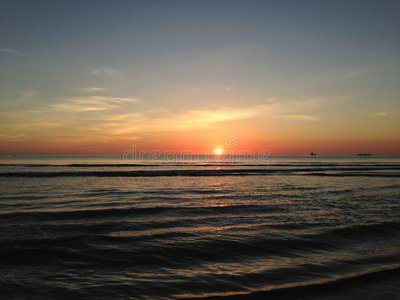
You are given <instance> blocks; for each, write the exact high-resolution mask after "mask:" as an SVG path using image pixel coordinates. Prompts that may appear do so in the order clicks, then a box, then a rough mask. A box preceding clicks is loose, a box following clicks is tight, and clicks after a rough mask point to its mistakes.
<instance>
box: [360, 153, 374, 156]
mask: <svg viewBox="0 0 400 300" xmlns="http://www.w3.org/2000/svg"><path fill="white" fill-rule="evenodd" d="M357 155H358V156H372V154H371V153H359V154H357Z"/></svg>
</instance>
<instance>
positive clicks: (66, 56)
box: [0, 0, 400, 155]
mask: <svg viewBox="0 0 400 300" xmlns="http://www.w3.org/2000/svg"><path fill="white" fill-rule="evenodd" d="M399 15H400V1H399V0H382V1H367V0H352V1H348V0H346V1H341V0H335V1H324V0H318V1H312V0H304V1H303V0H298V1H294V0H292V1H285V0H280V1H273V0H270V1H268V0H264V1H251V0H250V1H234V0H231V1H223V0H216V1H208V0H204V1H193V0H184V1H179V0H170V1H166V0H162V1H128V0H127V1H122V0H115V1H111V0H109V1H102V0H95V1H89V0H81V1H77V0H71V1H57V0H51V1H44V0H37V1H30V0H29V1H20V0H12V1H8V0H0V154H120V153H124V152H125V151H126V150H129V149H131V148H132V146H133V145H135V146H136V147H137V149H138V150H146V151H151V150H158V151H161V152H165V151H168V150H173V151H177V152H180V151H184V150H194V151H196V152H198V153H200V154H201V153H205V152H207V151H209V150H210V149H214V148H215V147H222V148H224V149H225V148H226V145H225V141H226V139H227V137H231V136H234V137H235V138H236V139H237V141H238V145H237V146H236V147H235V149H234V150H235V151H245V150H251V151H255V152H257V151H262V150H267V151H269V152H270V153H271V154H275V155H291V154H309V153H310V152H311V151H313V152H316V153H318V154H327V155H334V154H356V153H373V154H376V155H393V154H394V155H400V18H399Z"/></svg>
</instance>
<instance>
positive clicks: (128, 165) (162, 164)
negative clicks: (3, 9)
mask: <svg viewBox="0 0 400 300" xmlns="http://www.w3.org/2000/svg"><path fill="white" fill-rule="evenodd" d="M166 166H168V167H188V166H190V167H236V166H241V167H265V166H275V167H279V166H281V167H394V168H400V165H399V164H398V163H373V162H363V163H323V162H314V163H309V162H307V163H305V162H304V163H303V162H296V163H295V162H293V163H281V162H279V163H271V162H266V163H263V164H260V163H248V162H221V163H209V162H206V163H193V162H180V163H169V162H155V163H138V164H131V163H123V164H85V163H81V164H0V168H1V167H29V168H37V167H40V168H60V167H73V168H105V167H110V168H111V167H112V168H115V167H116V168H131V167H166Z"/></svg>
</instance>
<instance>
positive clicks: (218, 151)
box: [214, 147, 224, 155]
mask: <svg viewBox="0 0 400 300" xmlns="http://www.w3.org/2000/svg"><path fill="white" fill-rule="evenodd" d="M223 152H224V151H223V150H222V148H221V147H218V148H215V150H214V153H215V154H216V155H221V154H222V153H223Z"/></svg>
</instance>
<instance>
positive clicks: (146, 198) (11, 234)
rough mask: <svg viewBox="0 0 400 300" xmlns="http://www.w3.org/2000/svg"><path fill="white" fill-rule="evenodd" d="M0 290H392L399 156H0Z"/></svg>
mask: <svg viewBox="0 0 400 300" xmlns="http://www.w3.org/2000/svg"><path fill="white" fill-rule="evenodd" d="M0 192H1V193H0V298H2V299H57V298H59V299H69V298H74V299H75V298H78V299H89V298H93V299H175V298H197V297H225V298H228V299H230V298H235V299H236V298H238V299H241V298H242V297H243V298H246V297H249V298H260V299H400V158H398V157H374V156H372V157H357V156H354V157H350V156H348V157H321V156H314V157H310V156H304V157H288V156H286V157H274V156H272V157H269V158H268V159H267V160H266V161H263V162H262V163H257V162H256V161H253V160H251V159H247V160H242V159H240V158H237V157H236V158H233V159H232V160H231V161H230V162H229V163H227V162H223V161H220V160H218V159H217V160H201V161H179V160H178V161H177V162H175V163H174V164H170V163H167V162H166V161H165V160H163V159H158V160H156V161H151V160H150V159H147V160H142V161H140V162H135V163H132V164H127V163H125V162H124V161H123V159H122V156H70V157H68V156H17V157H12V156H1V157H0Z"/></svg>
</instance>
